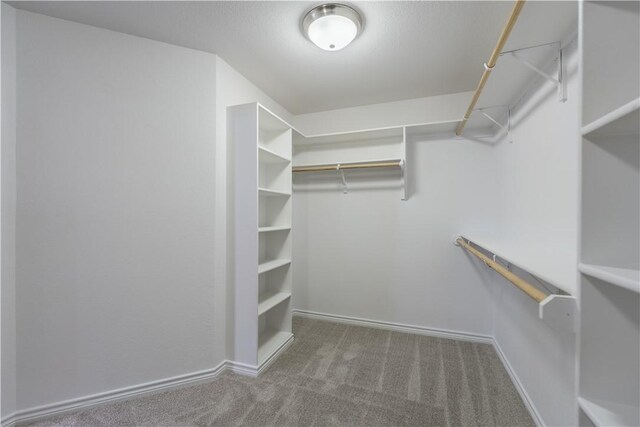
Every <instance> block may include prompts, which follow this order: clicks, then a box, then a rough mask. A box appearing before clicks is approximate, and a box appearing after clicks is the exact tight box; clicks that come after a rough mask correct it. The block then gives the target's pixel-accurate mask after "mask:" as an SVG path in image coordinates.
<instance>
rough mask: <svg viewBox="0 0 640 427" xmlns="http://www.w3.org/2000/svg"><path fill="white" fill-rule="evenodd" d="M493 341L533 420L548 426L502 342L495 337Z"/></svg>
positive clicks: (537, 423) (539, 424) (540, 424)
mask: <svg viewBox="0 0 640 427" xmlns="http://www.w3.org/2000/svg"><path fill="white" fill-rule="evenodd" d="M492 341H493V348H494V349H495V350H496V353H498V357H499V358H500V361H501V362H502V365H503V366H504V369H505V370H506V371H507V373H508V374H509V377H511V382H512V383H513V385H514V386H515V387H516V390H518V394H519V395H520V397H521V398H522V401H523V402H524V405H525V406H526V407H527V410H528V411H529V414H530V415H531V418H533V421H534V422H535V423H536V425H537V426H546V424H545V423H544V420H543V419H542V416H541V415H540V412H538V410H537V409H536V405H534V404H533V400H531V397H529V394H528V393H527V390H526V389H525V388H524V386H523V385H522V383H521V382H520V378H518V375H517V374H516V372H515V371H514V370H513V368H512V367H511V363H509V359H507V356H506V354H504V352H503V351H502V348H501V347H500V344H498V341H496V340H495V339H493V340H492Z"/></svg>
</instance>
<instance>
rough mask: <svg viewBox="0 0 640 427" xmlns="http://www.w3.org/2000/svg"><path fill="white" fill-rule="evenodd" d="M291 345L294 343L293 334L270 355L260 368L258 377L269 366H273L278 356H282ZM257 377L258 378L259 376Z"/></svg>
mask: <svg viewBox="0 0 640 427" xmlns="http://www.w3.org/2000/svg"><path fill="white" fill-rule="evenodd" d="M291 343H293V334H291V335H290V336H289V338H287V339H286V340H285V341H284V342H283V343H282V344H280V345H279V346H278V348H276V349H275V350H274V351H273V353H271V354H270V355H269V357H267V358H266V359H265V360H264V361H263V362H262V363H261V364H260V366H258V372H257V375H260V374H261V373H263V372H264V371H265V370H266V369H267V368H268V367H269V366H271V364H273V362H275V361H276V359H277V358H278V356H280V354H282V352H283V351H285V350H286V349H287V347H289V346H290V345H291ZM257 375H256V376H257Z"/></svg>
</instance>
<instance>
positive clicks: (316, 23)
mask: <svg viewBox="0 0 640 427" xmlns="http://www.w3.org/2000/svg"><path fill="white" fill-rule="evenodd" d="M302 29H303V31H304V34H305V35H306V36H307V38H309V40H311V41H312V42H313V43H314V44H315V45H316V46H318V47H319V48H320V49H324V50H329V51H335V50H340V49H342V48H344V47H346V46H347V45H348V44H349V43H351V42H352V41H353V39H355V38H356V37H357V36H358V34H360V31H362V18H361V16H360V14H359V13H358V12H356V11H355V10H354V9H353V8H351V7H349V6H346V5H344V4H338V3H327V4H323V5H320V6H316V7H314V8H313V9H311V10H310V11H309V12H308V13H307V14H306V15H305V16H304V18H303V19H302Z"/></svg>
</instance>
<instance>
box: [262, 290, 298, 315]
mask: <svg viewBox="0 0 640 427" xmlns="http://www.w3.org/2000/svg"><path fill="white" fill-rule="evenodd" d="M289 298H291V294H290V293H288V292H278V293H274V294H269V295H267V296H266V297H265V298H264V300H262V301H260V302H259V303H258V316H262V315H263V314H264V313H266V312H267V311H269V310H271V309H272V308H273V307H275V306H277V305H278V304H280V303H281V302H284V301H286V300H288V299H289Z"/></svg>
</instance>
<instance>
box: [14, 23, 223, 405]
mask: <svg viewBox="0 0 640 427" xmlns="http://www.w3.org/2000/svg"><path fill="white" fill-rule="evenodd" d="M215 68H216V59H215V55H211V54H206V53H202V52H198V51H194V50H189V49H184V48H180V47H175V46H171V45H167V44H163V43H159V42H155V41H151V40H146V39H142V38H136V37H131V36H127V35H124V34H119V33H115V32H110V31H105V30H102V29H98V28H94V27H89V26H84V25H79V24H75V23H71V22H68V21H63V20H58V19H53V18H49V17H45V16H42V15H37V14H32V13H28V12H23V11H18V107H17V120H18V121H17V129H18V151H17V191H18V203H17V235H16V236H17V283H18V292H17V296H16V298H17V306H16V312H17V360H18V362H17V363H18V405H19V409H25V408H31V407H34V406H37V405H43V404H50V403H53V402H59V401H62V400H65V399H70V398H76V397H81V396H86V395H89V394H92V393H97V392H104V391H108V390H113V389H117V388H120V387H125V386H131V385H137V384H140V383H145V382H148V381H153V380H158V379H164V378H167V377H171V376H175V375H180V374H187V373H191V372H194V371H200V370H204V369H210V368H213V367H215V366H216V365H217V364H218V363H220V362H221V361H222V360H223V359H224V358H225V349H224V346H223V345H216V344H218V343H220V342H224V337H223V336H222V337H221V336H217V335H216V334H221V333H223V331H219V330H217V329H216V320H217V318H218V317H221V316H223V314H220V313H217V312H216V308H217V307H219V305H216V303H215V302H216V299H218V298H222V299H223V298H224V293H222V294H221V295H219V294H218V293H217V292H216V289H215V288H214V278H215V277H214V258H215V257H214V255H215V252H214V249H215V248H214V241H215V234H214V218H215V209H214V202H215V200H214V196H215V180H216V174H215V173H216V171H215V150H214V144H215V138H216V128H215V126H216V119H215V115H216V93H215Z"/></svg>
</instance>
